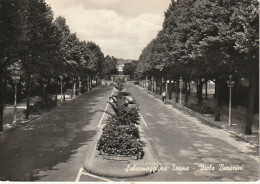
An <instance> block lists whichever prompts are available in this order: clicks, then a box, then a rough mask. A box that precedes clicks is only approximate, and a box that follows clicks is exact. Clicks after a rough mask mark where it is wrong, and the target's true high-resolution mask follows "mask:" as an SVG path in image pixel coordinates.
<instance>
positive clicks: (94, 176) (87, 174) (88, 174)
mask: <svg viewBox="0 0 260 184" xmlns="http://www.w3.org/2000/svg"><path fill="white" fill-rule="evenodd" d="M82 174H83V175H86V176H91V177H93V178H97V179H100V180H104V181H108V182H113V181H112V180H109V179H106V178H103V177H99V176H96V175H93V174H90V173H85V172H82Z"/></svg>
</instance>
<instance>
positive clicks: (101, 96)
mask: <svg viewBox="0 0 260 184" xmlns="http://www.w3.org/2000/svg"><path fill="white" fill-rule="evenodd" d="M111 91H112V87H102V88H99V89H94V90H93V91H91V92H90V93H87V94H84V95H82V96H80V97H78V98H76V99H75V100H74V101H70V102H67V103H65V104H64V105H62V106H59V107H57V108H54V109H53V110H52V111H51V112H50V113H48V114H47V115H46V116H43V117H41V118H39V119H37V120H36V121H33V122H31V123H29V124H28V125H26V126H24V127H22V128H20V129H17V130H13V131H11V132H9V133H7V134H6V136H5V137H1V139H0V140H2V142H0V180H10V181H35V180H37V181H75V180H76V178H77V176H78V173H79V171H80V169H81V168H82V167H83V166H84V162H85V158H86V153H88V152H90V151H92V150H89V148H90V145H91V143H92V138H93V137H94V136H95V134H96V130H97V125H98V123H99V121H100V119H101V117H102V114H103V113H102V112H96V111H97V110H104V109H105V106H106V100H107V99H108V97H109V96H110V95H111ZM82 173H83V174H82ZM82 173H80V175H79V176H81V175H82V176H81V177H79V178H78V179H79V180H80V181H102V180H100V179H99V178H94V177H90V176H88V175H84V172H82Z"/></svg>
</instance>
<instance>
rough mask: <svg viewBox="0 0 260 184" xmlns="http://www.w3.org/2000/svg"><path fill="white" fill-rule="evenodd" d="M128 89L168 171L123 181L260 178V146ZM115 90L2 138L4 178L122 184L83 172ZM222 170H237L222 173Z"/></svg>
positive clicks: (81, 99) (67, 105)
mask: <svg viewBox="0 0 260 184" xmlns="http://www.w3.org/2000/svg"><path fill="white" fill-rule="evenodd" d="M126 89H127V91H129V92H131V93H132V94H133V96H134V97H135V99H136V100H137V102H138V104H139V108H140V113H141V116H142V118H143V119H142V120H143V121H142V123H141V127H142V128H143V130H144V133H145V135H146V137H147V138H148V140H149V141H150V142H151V145H152V147H151V152H152V155H153V156H154V157H155V158H156V160H157V162H158V163H160V166H161V167H160V168H161V169H164V170H159V171H158V172H157V173H155V174H152V175H149V176H146V177H141V178H134V179H129V180H128V179H125V180H120V181H255V180H257V179H258V172H259V168H258V165H259V159H258V153H259V152H258V148H255V147H252V146H250V145H249V144H247V143H245V142H243V141H240V140H238V139H237V138H235V137H232V135H231V134H229V133H227V132H225V131H223V130H221V129H218V128H215V127H214V126H211V125H209V124H207V123H206V122H202V121H200V120H198V119H196V118H194V117H192V116H190V115H188V114H186V113H185V112H182V111H179V110H177V109H175V108H174V107H172V106H171V105H167V104H164V103H162V102H161V100H160V99H156V98H154V97H153V96H152V95H150V94H148V93H147V92H145V91H144V90H143V89H142V88H140V87H138V86H134V85H133V84H132V83H129V84H126ZM112 90H113V88H112V87H110V86H107V87H100V88H98V89H94V90H93V91H91V92H90V93H87V94H84V95H81V96H80V97H78V98H76V99H75V100H73V101H71V102H68V103H65V104H64V105H62V106H59V107H57V108H54V109H53V110H52V111H51V112H50V113H48V114H46V115H45V116H42V117H41V118H39V119H37V120H35V121H33V122H31V123H29V124H28V125H26V126H24V127H22V128H19V129H16V130H13V131H11V132H9V133H7V134H6V136H5V137H3V136H2V138H1V140H2V142H1V143H0V180H10V181H111V180H113V181H118V180H116V179H108V178H102V177H96V176H93V175H91V174H88V173H86V172H85V171H84V169H83V167H84V162H85V158H86V156H87V155H89V154H90V153H91V152H92V151H93V150H92V149H91V147H93V138H94V136H95V135H96V131H97V129H98V125H99V124H100V123H101V121H100V120H101V119H102V117H103V112H101V111H103V110H104V109H105V108H106V107H107V104H106V100H107V99H108V97H109V96H110V95H111V93H112ZM221 164H222V165H221ZM222 166H225V168H224V167H223V168H224V169H228V168H231V167H233V168H232V170H228V171H226V170H224V171H221V170H220V167H222ZM213 168H214V169H213Z"/></svg>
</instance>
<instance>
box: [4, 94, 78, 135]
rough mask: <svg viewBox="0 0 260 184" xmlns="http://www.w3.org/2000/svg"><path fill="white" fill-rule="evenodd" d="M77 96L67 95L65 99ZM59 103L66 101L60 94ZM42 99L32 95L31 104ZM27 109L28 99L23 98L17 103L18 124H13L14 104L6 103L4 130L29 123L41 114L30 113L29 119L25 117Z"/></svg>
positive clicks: (69, 99) (68, 99)
mask: <svg viewBox="0 0 260 184" xmlns="http://www.w3.org/2000/svg"><path fill="white" fill-rule="evenodd" d="M74 98H75V97H72V96H71V95H66V96H65V99H66V101H71V100H72V99H74ZM57 99H58V102H57V103H58V104H57V106H59V105H61V104H62V103H64V102H61V101H60V95H58V96H57ZM38 100H40V97H32V98H30V105H34V103H35V102H37V101H38ZM25 110H26V99H22V100H20V101H19V102H18V103H17V111H16V115H17V116H16V118H17V122H16V124H13V121H14V105H13V104H6V105H5V107H4V116H3V124H4V132H3V133H5V132H7V131H9V130H10V129H12V128H16V127H17V126H20V125H22V124H24V123H27V122H28V121H31V120H32V119H35V118H37V117H39V116H40V115H41V114H30V116H29V119H28V120H27V119H25V114H24V111H25Z"/></svg>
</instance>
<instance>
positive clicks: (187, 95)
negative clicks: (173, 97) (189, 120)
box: [184, 82, 189, 105]
mask: <svg viewBox="0 0 260 184" xmlns="http://www.w3.org/2000/svg"><path fill="white" fill-rule="evenodd" d="M188 102H189V90H188V82H185V100H184V105H187V104H188Z"/></svg>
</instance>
